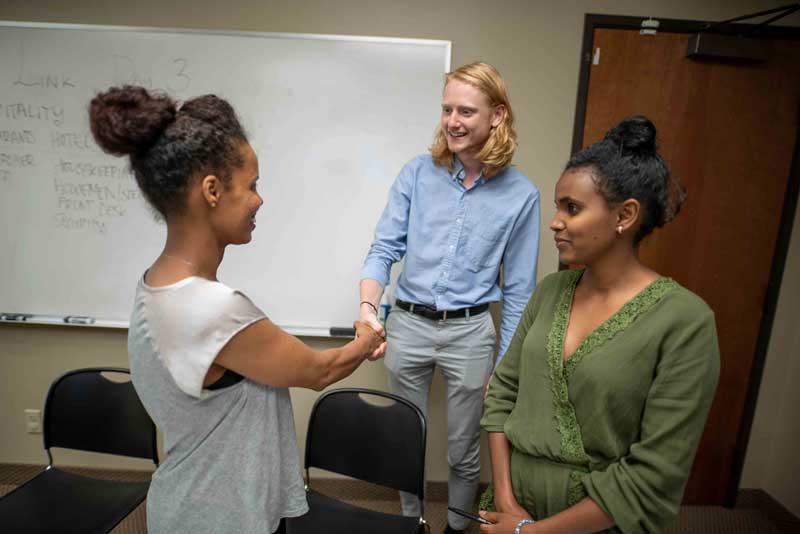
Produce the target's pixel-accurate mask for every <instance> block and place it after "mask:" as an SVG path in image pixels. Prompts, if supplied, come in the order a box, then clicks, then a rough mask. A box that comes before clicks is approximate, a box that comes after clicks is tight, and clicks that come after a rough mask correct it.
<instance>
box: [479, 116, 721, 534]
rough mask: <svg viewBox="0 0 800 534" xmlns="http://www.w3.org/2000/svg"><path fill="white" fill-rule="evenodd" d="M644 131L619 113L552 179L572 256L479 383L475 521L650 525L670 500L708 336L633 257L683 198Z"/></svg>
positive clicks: (682, 471) (682, 468) (684, 455)
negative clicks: (484, 383)
mask: <svg viewBox="0 0 800 534" xmlns="http://www.w3.org/2000/svg"><path fill="white" fill-rule="evenodd" d="M655 137H656V129H655V126H653V124H652V123H651V122H650V121H649V120H647V119H646V118H644V117H630V118H628V119H625V120H624V121H622V122H621V123H620V124H619V125H617V126H616V127H614V128H613V129H612V130H611V131H609V132H608V133H607V134H606V137H605V138H604V139H603V140H602V141H600V142H598V143H595V144H594V145H591V146H590V147H587V148H585V149H583V150H582V151H581V152H579V153H577V154H576V155H575V156H573V157H572V158H571V159H570V161H569V163H568V164H567V168H566V170H565V171H564V174H563V175H562V176H561V178H560V179H559V181H558V183H557V184H556V192H555V201H556V215H555V216H554V218H553V220H552V222H551V224H550V228H551V229H552V230H553V232H554V233H555V242H556V247H557V248H558V254H559V261H560V262H561V263H564V264H570V265H583V266H584V268H582V269H575V270H566V271H561V272H558V273H555V274H551V275H549V276H548V277H546V278H545V279H544V280H542V281H541V282H540V283H539V285H538V286H537V288H536V291H535V292H534V294H533V296H532V297H531V299H530V302H529V303H528V306H527V308H526V310H525V312H524V314H523V316H522V319H521V320H520V323H519V326H518V327H517V331H516V334H515V335H514V338H513V340H512V342H511V345H510V347H509V349H508V351H507V352H506V355H505V357H504V358H503V361H502V362H501V364H500V365H499V367H498V368H497V370H496V371H495V373H494V376H493V378H492V380H491V383H490V385H489V390H488V394H487V398H486V404H485V411H484V415H483V418H482V420H481V426H482V427H483V428H484V429H485V430H486V431H487V432H488V433H489V449H490V456H491V462H492V489H491V490H490V491H488V492H487V494H486V495H484V499H483V502H482V507H484V508H485V509H488V510H495V511H484V512H481V514H482V515H484V517H486V518H487V519H489V520H490V521H492V522H494V525H491V526H489V525H483V526H481V530H482V531H483V532H488V533H493V534H499V533H517V534H520V533H524V534H534V533H546V532H559V533H562V532H570V533H573V532H597V531H603V530H610V531H612V532H626V533H627V532H658V531H660V530H662V529H664V528H665V527H666V526H667V525H668V524H669V522H670V521H671V520H672V518H673V517H674V516H675V515H676V513H677V512H678V508H679V506H680V502H681V497H682V495H683V490H684V486H685V484H686V480H687V478H688V476H689V471H690V469H691V466H692V461H693V459H694V455H695V451H696V449H697V445H698V442H699V441H700V437H701V435H702V433H703V427H704V425H705V420H706V417H707V415H708V411H709V408H710V406H711V402H712V400H713V397H714V391H715V389H716V384H717V379H718V375H719V348H718V344H717V334H716V328H715V325H714V314H713V313H712V311H711V310H710V309H709V307H708V306H707V305H706V304H705V303H704V302H703V301H702V300H701V299H700V298H699V297H698V296H696V295H695V294H693V293H692V292H690V291H689V290H687V289H685V288H683V287H681V286H680V285H679V284H678V283H677V282H675V281H674V280H672V279H670V278H665V277H662V276H660V275H659V274H658V273H656V272H654V271H653V270H651V269H649V268H648V267H647V266H645V265H644V264H642V263H641V261H640V260H639V257H638V245H639V243H640V241H641V240H642V238H644V237H645V236H646V235H647V234H649V233H650V232H651V231H652V230H653V229H654V228H656V227H660V226H662V225H663V224H665V223H666V222H668V221H669V220H671V219H672V218H673V217H674V216H675V215H676V214H677V213H678V211H679V210H680V206H681V204H682V202H683V199H684V198H685V192H684V189H683V187H682V186H681V185H680V183H679V182H678V181H677V180H676V179H675V178H674V177H671V175H670V173H669V170H668V168H667V166H666V164H665V162H664V160H663V159H662V158H661V157H660V156H659V155H658V153H657V151H656V146H655ZM492 490H493V494H492ZM534 520H535V521H534Z"/></svg>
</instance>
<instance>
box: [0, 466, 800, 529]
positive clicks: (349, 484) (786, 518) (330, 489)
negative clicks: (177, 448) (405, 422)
mask: <svg viewBox="0 0 800 534" xmlns="http://www.w3.org/2000/svg"><path fill="white" fill-rule="evenodd" d="M42 469H43V467H42V466H31V465H14V464H0V498H2V496H3V495H5V494H7V493H9V492H10V491H12V490H13V489H14V488H15V487H17V486H18V485H20V484H22V483H24V482H25V481H26V480H29V479H30V478H32V477H34V476H35V475H36V474H37V473H39V472H40V471H41V470H42ZM62 469H65V470H70V471H73V472H75V473H80V474H82V475H86V476H92V477H95V478H105V479H110V480H147V479H148V478H149V476H150V473H148V472H141V471H114V470H102V469H87V468H71V469H66V468H63V467H62ZM311 486H312V487H313V488H314V489H315V490H317V491H319V492H320V493H324V494H326V495H330V496H334V497H336V498H338V499H341V500H343V501H346V502H349V503H351V504H354V505H357V506H362V507H364V508H369V509H372V510H377V511H381V512H386V513H393V514H399V513H400V503H399V500H398V498H397V496H396V493H395V492H393V491H391V490H387V489H385V488H381V487H379V486H374V485H371V484H367V483H364V482H359V481H351V480H342V479H331V478H327V479H322V478H321V479H312V484H311ZM426 490H427V493H426V495H427V498H426V502H425V518H426V519H427V521H428V523H429V524H430V526H431V534H440V533H441V532H442V530H443V529H444V527H445V522H446V521H447V487H446V484H445V483H437V482H432V483H429V484H428V486H427V488H426ZM765 495H766V494H763V492H758V491H754V490H745V491H743V492H741V493H740V495H739V499H738V502H737V505H736V507H735V508H723V507H721V506H682V507H681V510H680V513H679V514H678V517H677V518H676V519H675V521H674V522H673V524H672V525H671V526H670V527H669V528H668V529H667V530H666V531H665V533H669V534H677V533H681V534H784V533H800V522H798V521H797V518H795V517H794V516H792V515H791V514H790V513H789V512H787V511H786V510H785V509H783V508H782V507H781V506H780V505H779V504H777V503H775V501H773V500H772V499H770V498H769V496H766V498H765ZM0 530H2V525H0ZM112 532H113V533H114V534H145V533H146V532H147V520H146V515H145V503H142V504H141V505H140V506H139V507H138V508H137V509H136V510H134V511H133V512H132V513H131V514H130V515H129V516H128V517H127V518H126V519H125V520H123V521H122V522H121V523H120V524H119V525H117V527H116V528H115V529H114V530H113V531H112ZM479 532H480V530H479V529H478V528H477V525H475V526H473V527H471V528H470V529H469V530H467V534H478V533H479ZM232 534H233V533H232ZM376 534H379V533H376Z"/></svg>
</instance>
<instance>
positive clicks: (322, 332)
mask: <svg viewBox="0 0 800 534" xmlns="http://www.w3.org/2000/svg"><path fill="white" fill-rule="evenodd" d="M0 28H28V29H44V30H79V31H118V32H127V33H133V32H150V33H184V34H195V35H223V36H225V35H227V36H235V37H252V38H271V39H306V40H321V41H349V42H367V43H385V44H411V45H422V46H434V47H436V46H441V47H442V48H443V51H444V55H445V57H444V64H443V67H444V70H443V71H442V76H443V78H442V82H444V75H445V74H446V73H448V72H450V65H451V59H452V48H453V43H452V41H448V40H442V39H415V38H405V37H373V36H365V35H334V34H321V33H283V32H258V31H248V30H215V29H202V28H166V27H157V26H113V25H98V24H72V23H60V22H31V21H13V20H0ZM3 311H7V310H3ZM0 324H11V325H25V324H31V325H48V326H53V322H51V321H36V320H35V319H32V320H27V321H8V320H4V319H0ZM57 326H64V327H78V328H118V329H128V328H129V326H130V323H129V322H128V321H107V320H98V321H95V322H94V323H93V324H89V325H85V324H67V323H64V324H58V325H57ZM278 326H279V327H280V328H282V329H283V330H285V331H286V332H288V333H289V334H292V335H295V336H303V337H338V336H332V335H331V333H330V329H329V328H325V327H307V326H297V325H278ZM332 326H339V327H348V326H349V325H332Z"/></svg>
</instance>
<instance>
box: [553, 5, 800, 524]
mask: <svg viewBox="0 0 800 534" xmlns="http://www.w3.org/2000/svg"><path fill="white" fill-rule="evenodd" d="M649 18H654V19H657V20H658V21H659V23H660V24H659V27H658V31H661V32H669V33H685V34H691V33H698V32H700V31H702V30H704V29H706V28H707V27H708V25H709V24H713V22H711V23H710V22H706V21H695V20H679V19H662V18H657V17H627V16H617V15H598V14H586V16H585V18H584V27H583V44H582V46H581V56H580V58H581V59H580V75H579V78H578V95H577V102H576V106H575V123H574V128H573V133H572V154H575V153H576V152H578V151H579V150H580V149H581V148H582V145H583V133H584V127H585V123H586V107H587V102H588V99H589V74H590V71H591V66H592V54H593V52H594V30H596V29H601V28H610V29H623V30H638V29H640V28H641V24H642V21H644V20H648V19H649ZM755 27H756V25H753V24H731V23H728V24H722V25H719V26H716V27H715V29H714V32H715V33H725V34H729V35H736V34H740V33H742V32H743V31H746V30H749V29H752V28H755ZM756 32H757V33H756ZM756 32H754V34H753V36H756V35H757V36H759V37H767V38H770V39H789V40H797V41H800V27H790V26H764V27H760V28H759V29H758V30H756ZM798 194H800V124H798V126H797V128H796V129H795V145H794V153H793V155H792V162H791V165H790V168H789V179H788V183H787V184H786V192H785V194H784V201H783V210H782V212H781V219H780V226H779V228H778V239H777V243H776V245H775V252H774V254H773V257H772V264H771V267H770V275H769V282H768V284H767V291H766V295H765V297H764V307H763V309H762V315H761V324H760V326H759V330H758V337H757V341H756V349H755V354H754V359H753V369H752V371H751V374H750V380H749V382H748V386H747V394H746V397H745V405H744V411H743V413H742V421H741V427H740V429H739V434H738V436H737V437H736V445H735V446H734V457H733V465H732V466H731V473H732V476H731V479H730V483H729V485H728V488H726V491H725V501H724V503H723V504H724V506H727V507H729V508H730V507H733V506H734V505H735V503H736V494H737V492H738V491H739V484H740V483H741V478H742V469H743V467H744V460H745V454H746V452H747V444H748V442H749V441H750V431H751V429H752V426H753V417H754V415H755V410H756V401H757V399H758V392H759V389H760V387H761V379H762V375H763V373H764V363H765V360H766V356H767V348H768V345H769V339H770V335H771V333H772V324H773V322H774V319H775V310H776V307H777V304H778V294H779V292H780V287H781V281H782V280H783V271H784V267H785V265H786V256H787V254H788V251H789V240H790V238H791V235H792V224H793V222H794V218H795V215H796V211H797V203H798ZM562 267H563V266H562Z"/></svg>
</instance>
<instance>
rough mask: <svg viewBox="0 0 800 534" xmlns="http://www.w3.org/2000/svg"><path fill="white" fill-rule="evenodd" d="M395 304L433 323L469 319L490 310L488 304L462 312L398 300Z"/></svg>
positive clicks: (461, 310) (465, 309) (462, 309)
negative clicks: (462, 318)
mask: <svg viewBox="0 0 800 534" xmlns="http://www.w3.org/2000/svg"><path fill="white" fill-rule="evenodd" d="M395 304H396V305H397V307H398V308H400V309H401V310H405V311H407V312H409V313H413V314H415V315H421V316H423V317H425V318H426V319H430V320H432V321H446V320H447V319H459V318H461V317H469V316H472V315H478V314H479V313H483V312H485V311H486V310H488V309H489V303H488V302H487V303H486V304H478V305H477V306H473V307H471V308H461V309H460V310H437V309H436V308H434V307H433V306H428V305H426V304H412V303H410V302H406V301H404V300H400V299H397V300H396V301H395Z"/></svg>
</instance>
